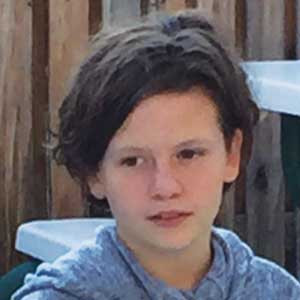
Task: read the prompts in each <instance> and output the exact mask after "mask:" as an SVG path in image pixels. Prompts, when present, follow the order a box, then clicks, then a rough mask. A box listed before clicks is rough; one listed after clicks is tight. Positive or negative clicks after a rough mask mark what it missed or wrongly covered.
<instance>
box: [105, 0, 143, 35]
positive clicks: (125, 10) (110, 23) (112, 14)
mask: <svg viewBox="0 0 300 300" xmlns="http://www.w3.org/2000/svg"><path fill="white" fill-rule="evenodd" d="M102 3H103V13H104V14H103V25H104V29H106V28H107V27H119V26H124V25H131V24H132V23H133V22H136V21H138V20H139V19H140V16H141V2H140V0H107V1H103V2H102Z"/></svg>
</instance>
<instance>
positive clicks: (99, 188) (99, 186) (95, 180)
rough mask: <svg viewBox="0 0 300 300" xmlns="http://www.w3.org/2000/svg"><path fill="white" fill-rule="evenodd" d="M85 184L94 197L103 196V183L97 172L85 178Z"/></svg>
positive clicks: (101, 197)
mask: <svg viewBox="0 0 300 300" xmlns="http://www.w3.org/2000/svg"><path fill="white" fill-rule="evenodd" d="M87 184H88V186H89V189H90V192H91V193H92V194H93V196H94V197H96V198H97V199H99V200H101V199H103V198H105V192H104V184H103V182H102V180H101V177H100V174H99V173H97V174H96V175H95V176H91V177H89V178H88V179H87Z"/></svg>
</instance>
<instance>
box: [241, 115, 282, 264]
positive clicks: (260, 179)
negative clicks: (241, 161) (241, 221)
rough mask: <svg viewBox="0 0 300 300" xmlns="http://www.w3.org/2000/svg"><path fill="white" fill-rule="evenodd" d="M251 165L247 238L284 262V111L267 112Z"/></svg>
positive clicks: (256, 137) (257, 132)
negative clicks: (282, 154)
mask: <svg viewBox="0 0 300 300" xmlns="http://www.w3.org/2000/svg"><path fill="white" fill-rule="evenodd" d="M253 150H254V151H253V154H252V157H251V160H250V163H249V166H248V169H247V178H246V213H247V215H246V216H247V241H248V243H249V244H250V246H251V247H253V249H254V250H255V251H256V253H257V254H259V255H262V256H264V257H267V258H269V259H272V260H274V261H276V262H277V263H279V264H280V265H282V266H283V265H284V260H285V257H284V255H285V249H284V245H285V243H284V242H285V239H284V236H285V223H284V219H285V218H284V195H283V194H284V193H283V191H284V189H283V182H284V178H283V170H282V167H281V147H280V115H278V114H275V113H267V115H266V116H265V117H264V118H263V119H261V120H260V122H259V125H258V126H257V127H256V129H255V134H254V149H253Z"/></svg>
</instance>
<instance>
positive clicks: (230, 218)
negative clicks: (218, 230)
mask: <svg viewBox="0 0 300 300" xmlns="http://www.w3.org/2000/svg"><path fill="white" fill-rule="evenodd" d="M234 199H235V186H234V185H232V186H231V187H230V189H229V190H228V191H227V192H226V194H225V195H224V196H223V200H222V205H221V208H220V211H219V213H218V216H217V218H216V222H215V223H216V225H217V226H220V227H224V228H227V229H231V230H234V225H235V222H234V217H235V203H234Z"/></svg>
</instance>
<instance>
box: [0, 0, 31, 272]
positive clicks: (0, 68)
mask: <svg viewBox="0 0 300 300" xmlns="http://www.w3.org/2000/svg"><path fill="white" fill-rule="evenodd" d="M0 7H1V9H0V95H1V97H0V135H1V143H0V173H1V176H0V216H1V218H0V228H1V229H0V253H1V255H0V273H4V272H6V271H7V270H8V268H9V267H10V266H12V265H14V264H16V263H17V262H18V258H17V256H16V255H15V252H14V251H13V249H14V237H15V232H16V229H17V226H18V225H19V224H20V223H21V222H22V221H23V218H24V217H26V216H24V215H23V214H22V213H20V212H21V210H22V208H23V207H24V206H25V201H26V200H28V201H30V203H31V204H33V202H32V200H31V199H29V198H28V195H29V194H30V193H32V194H34V189H33V187H34V180H35V176H34V172H33V171H34V166H33V153H32V140H31V136H32V115H31V112H32V102H31V46H32V31H31V25H32V11H31V7H30V6H29V5H28V3H27V1H16V0H15V1H13V0H12V1H5V0H0ZM34 209H35V208H34V207H32V210H34Z"/></svg>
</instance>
